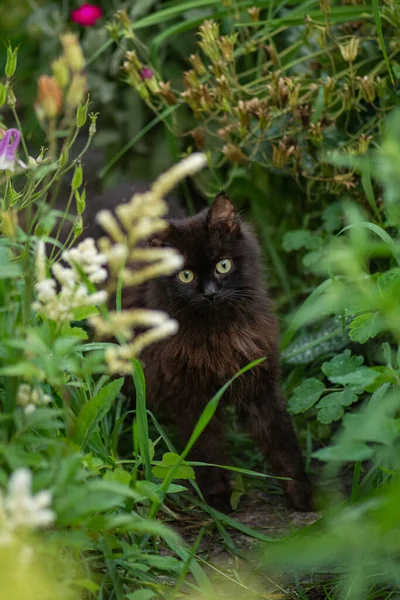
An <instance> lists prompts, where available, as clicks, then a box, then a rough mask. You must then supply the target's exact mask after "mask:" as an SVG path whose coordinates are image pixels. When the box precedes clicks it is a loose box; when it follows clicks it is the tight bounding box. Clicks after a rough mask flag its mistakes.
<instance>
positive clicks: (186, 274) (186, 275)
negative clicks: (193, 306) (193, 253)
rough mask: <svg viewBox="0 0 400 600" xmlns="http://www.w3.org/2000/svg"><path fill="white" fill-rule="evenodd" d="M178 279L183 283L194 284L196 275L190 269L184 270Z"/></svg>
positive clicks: (180, 272)
mask: <svg viewBox="0 0 400 600" xmlns="http://www.w3.org/2000/svg"><path fill="white" fill-rule="evenodd" d="M178 279H179V281H180V282H181V283H192V281H194V273H193V271H191V270H190V269H182V271H179V273H178Z"/></svg>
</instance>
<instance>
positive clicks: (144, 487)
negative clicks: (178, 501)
mask: <svg viewBox="0 0 400 600" xmlns="http://www.w3.org/2000/svg"><path fill="white" fill-rule="evenodd" d="M135 490H136V491H137V492H138V493H139V494H140V495H141V496H144V497H145V498H148V499H149V500H151V502H161V500H162V496H161V486H160V484H157V483H153V482H152V481H146V480H145V481H137V482H136V485H135Z"/></svg>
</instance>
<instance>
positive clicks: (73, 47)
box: [60, 33, 85, 73]
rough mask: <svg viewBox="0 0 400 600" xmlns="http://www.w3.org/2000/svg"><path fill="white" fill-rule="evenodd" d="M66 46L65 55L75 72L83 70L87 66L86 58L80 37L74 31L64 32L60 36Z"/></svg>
mask: <svg viewBox="0 0 400 600" xmlns="http://www.w3.org/2000/svg"><path fill="white" fill-rule="evenodd" d="M60 40H61V43H62V45H63V48H64V56H65V60H66V63H67V65H68V66H69V68H70V69H71V70H72V71H74V72H75V73H77V72H79V71H82V69H83V67H84V66H85V58H84V56H83V52H82V48H81V46H80V44H79V41H78V37H77V36H76V35H75V34H74V33H64V34H63V35H61V36H60Z"/></svg>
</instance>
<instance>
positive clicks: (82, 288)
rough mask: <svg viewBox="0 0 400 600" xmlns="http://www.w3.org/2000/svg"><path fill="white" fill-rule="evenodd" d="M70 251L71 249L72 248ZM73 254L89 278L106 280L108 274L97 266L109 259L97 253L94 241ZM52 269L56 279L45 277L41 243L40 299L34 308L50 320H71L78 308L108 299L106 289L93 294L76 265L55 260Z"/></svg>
mask: <svg viewBox="0 0 400 600" xmlns="http://www.w3.org/2000/svg"><path fill="white" fill-rule="evenodd" d="M92 241H93V240H92ZM80 246H82V244H80ZM69 252H72V250H70V251H69ZM65 254H66V258H67V259H68V260H71V261H72V259H71V258H70V255H69V254H68V253H67V252H66V253H65ZM72 256H75V257H77V256H78V259H77V260H80V261H81V262H80V264H81V268H82V270H85V269H86V272H87V274H88V275H89V273H91V275H89V279H90V277H92V278H93V279H94V280H96V279H98V278H99V277H100V279H103V276H104V273H105V274H106V275H107V273H106V271H105V269H103V268H102V267H98V264H103V262H105V261H106V258H105V257H104V255H101V254H100V253H98V252H97V249H94V250H93V247H92V245H91V244H89V245H86V246H84V248H83V250H82V252H80V254H79V255H77V254H72ZM79 257H80V258H79ZM82 257H83V258H82ZM99 257H100V258H99ZM93 261H94V262H93ZM96 261H97V263H96ZM75 264H78V263H75ZM51 270H52V273H53V275H54V278H55V279H51V278H48V277H46V257H45V254H44V244H43V243H42V242H39V244H38V247H37V254H36V273H37V276H38V281H37V283H36V284H35V291H36V294H37V301H36V302H34V303H33V304H32V308H33V309H34V310H35V311H36V312H38V313H42V314H44V315H45V316H46V317H47V318H48V319H51V320H52V321H59V322H65V321H71V320H72V319H73V317H74V310H75V309H76V308H80V307H82V306H94V305H98V304H103V303H104V302H106V300H107V292H106V291H104V290H102V291H99V292H94V293H90V292H89V290H88V288H87V287H86V285H85V284H83V283H81V282H80V275H79V272H78V271H77V270H76V267H74V266H70V267H64V266H63V265H61V264H60V263H55V264H54V265H53V266H52V269H51ZM57 282H58V284H59V285H60V286H61V290H60V292H59V293H57V291H56V290H57Z"/></svg>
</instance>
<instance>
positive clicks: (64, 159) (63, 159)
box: [59, 144, 69, 167]
mask: <svg viewBox="0 0 400 600" xmlns="http://www.w3.org/2000/svg"><path fill="white" fill-rule="evenodd" d="M68 160H69V149H68V144H64V146H63V148H62V150H61V154H60V161H59V162H60V167H65V166H67V164H68Z"/></svg>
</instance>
